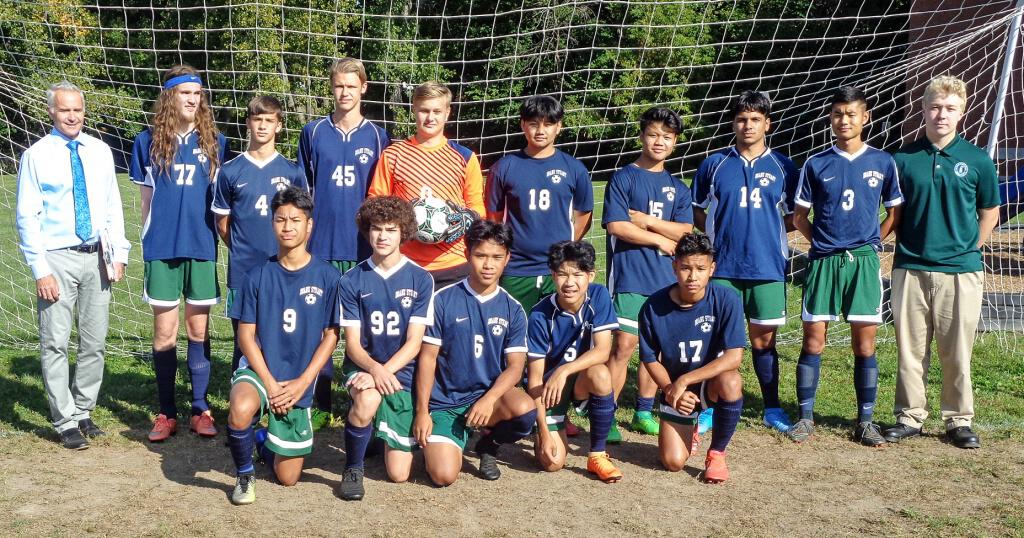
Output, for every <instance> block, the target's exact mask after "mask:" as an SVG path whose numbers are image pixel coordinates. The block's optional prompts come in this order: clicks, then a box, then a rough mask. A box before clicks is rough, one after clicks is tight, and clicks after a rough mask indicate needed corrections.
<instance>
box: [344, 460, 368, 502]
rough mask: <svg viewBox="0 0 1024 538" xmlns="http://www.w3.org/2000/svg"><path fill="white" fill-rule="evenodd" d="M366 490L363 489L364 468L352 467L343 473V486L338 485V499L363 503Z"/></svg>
mask: <svg viewBox="0 0 1024 538" xmlns="http://www.w3.org/2000/svg"><path fill="white" fill-rule="evenodd" d="M365 494H366V490H365V489H363V468H362V467H351V468H349V469H345V471H344V472H343V473H341V484H339V485H338V497H341V499H342V500H345V501H361V500H363V495H365Z"/></svg>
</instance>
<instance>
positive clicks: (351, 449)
mask: <svg viewBox="0 0 1024 538" xmlns="http://www.w3.org/2000/svg"><path fill="white" fill-rule="evenodd" d="M372 438H373V424H367V425H366V426H353V425H352V423H351V422H346V423H345V468H346V469H351V468H353V467H360V468H361V467H363V461H364V459H365V458H366V447H367V446H369V444H370V440H371V439H372Z"/></svg>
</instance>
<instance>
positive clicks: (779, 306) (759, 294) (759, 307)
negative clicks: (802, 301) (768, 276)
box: [711, 278, 786, 327]
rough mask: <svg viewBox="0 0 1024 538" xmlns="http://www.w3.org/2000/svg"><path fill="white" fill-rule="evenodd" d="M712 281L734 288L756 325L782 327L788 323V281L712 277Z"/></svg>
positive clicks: (751, 320)
mask: <svg viewBox="0 0 1024 538" xmlns="http://www.w3.org/2000/svg"><path fill="white" fill-rule="evenodd" d="M711 281H712V282H715V283H718V284H721V285H723V286H725V287H727V288H732V289H733V290H734V291H736V293H738V294H739V295H740V299H741V300H742V301H743V313H744V314H746V316H747V319H748V320H749V321H750V323H752V324H754V325H766V326H769V327H781V326H782V325H785V324H786V283H785V282H773V281H771V280H743V279H739V278H712V279H711Z"/></svg>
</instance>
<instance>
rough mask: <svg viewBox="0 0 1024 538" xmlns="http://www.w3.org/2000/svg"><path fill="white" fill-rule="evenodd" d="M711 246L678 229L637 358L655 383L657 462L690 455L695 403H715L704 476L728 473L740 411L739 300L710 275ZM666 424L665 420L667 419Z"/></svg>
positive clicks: (714, 478)
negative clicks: (669, 279)
mask: <svg viewBox="0 0 1024 538" xmlns="http://www.w3.org/2000/svg"><path fill="white" fill-rule="evenodd" d="M714 255H715V251H714V248H713V247H712V246H711V240H710V239H708V237H707V236H706V235H695V234H688V235H684V236H683V237H682V239H680V240H679V244H678V245H676V250H675V259H674V260H673V261H672V269H673V270H674V271H675V275H676V283H675V284H672V285H671V286H669V287H667V288H664V289H661V290H659V291H658V292H656V293H655V294H654V295H651V297H650V298H649V299H647V302H646V303H644V306H643V308H641V309H640V319H639V323H640V360H641V362H643V364H644V367H645V368H647V371H648V372H650V374H651V378H653V379H654V381H655V383H657V384H658V387H659V388H660V389H661V393H662V401H661V423H662V428H661V432H660V434H659V436H658V448H659V451H660V453H661V454H660V455H661V463H662V465H664V466H665V468H666V469H668V470H669V471H679V470H681V469H682V468H683V465H684V464H685V463H686V459H687V458H689V456H690V451H692V450H693V449H694V446H693V428H694V423H695V422H696V420H697V414H698V412H699V411H700V408H707V407H708V406H709V405H710V406H712V407H714V409H715V412H714V418H713V421H714V422H713V427H712V428H713V429H712V430H711V447H710V448H709V449H708V456H707V459H705V460H704V465H705V468H704V480H705V481H706V482H716V483H717V482H724V481H725V480H726V479H728V478H729V469H728V467H726V465H725V448H726V446H728V444H729V440H730V439H732V434H733V433H734V432H735V431H736V424H737V423H738V422H739V420H740V412H741V411H743V380H742V378H741V377H740V373H739V367H740V364H741V362H742V360H743V346H744V344H745V343H746V335H744V334H743V321H744V318H743V304H742V303H741V302H740V298H739V296H738V295H736V293H735V292H733V291H732V290H730V289H729V288H726V287H725V286H722V285H720V284H715V283H711V284H709V283H708V281H709V280H710V278H711V275H712V274H713V273H714V272H715V261H714ZM665 426H668V427H665Z"/></svg>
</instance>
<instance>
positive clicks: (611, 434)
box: [605, 420, 622, 445]
mask: <svg viewBox="0 0 1024 538" xmlns="http://www.w3.org/2000/svg"><path fill="white" fill-rule="evenodd" d="M605 442H606V443H608V444H611V445H617V444H619V443H621V442H622V432H620V431H619V423H618V421H615V420H612V427H611V429H610V430H608V438H607V439H606V440H605Z"/></svg>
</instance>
